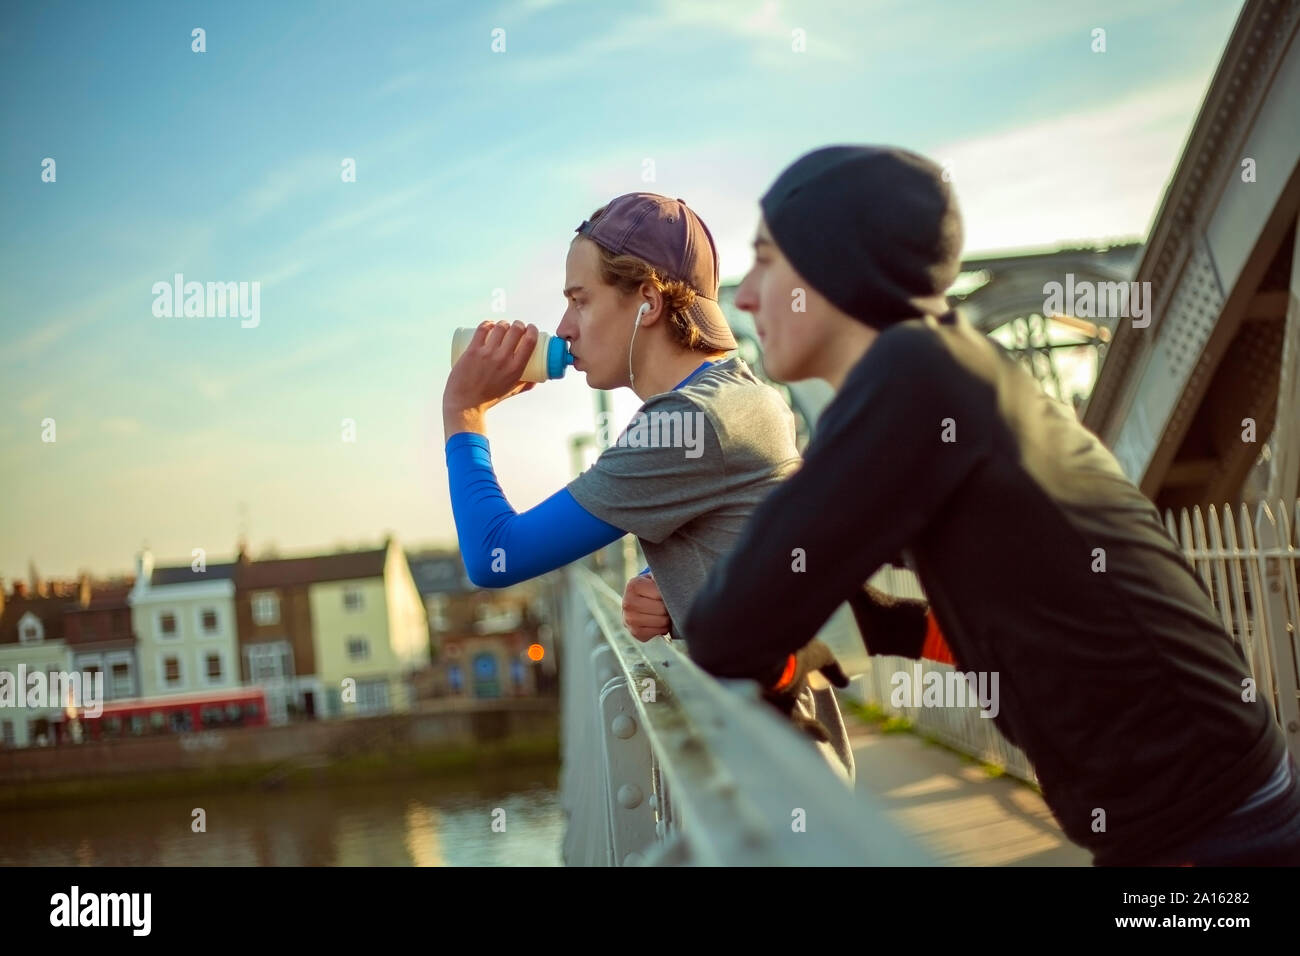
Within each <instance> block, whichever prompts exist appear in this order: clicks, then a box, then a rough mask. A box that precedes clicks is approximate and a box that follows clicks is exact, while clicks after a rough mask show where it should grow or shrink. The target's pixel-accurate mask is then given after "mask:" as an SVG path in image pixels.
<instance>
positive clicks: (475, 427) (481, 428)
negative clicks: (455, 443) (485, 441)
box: [442, 405, 487, 442]
mask: <svg viewBox="0 0 1300 956" xmlns="http://www.w3.org/2000/svg"><path fill="white" fill-rule="evenodd" d="M460 432H473V433H474V434H475V435H486V434H487V421H486V418H485V416H484V414H483V411H482V409H479V408H456V407H448V406H446V405H444V406H443V407H442V440H443V441H444V442H445V441H446V440H447V439H448V438H450V437H451V436H452V435H456V434H459V433H460Z"/></svg>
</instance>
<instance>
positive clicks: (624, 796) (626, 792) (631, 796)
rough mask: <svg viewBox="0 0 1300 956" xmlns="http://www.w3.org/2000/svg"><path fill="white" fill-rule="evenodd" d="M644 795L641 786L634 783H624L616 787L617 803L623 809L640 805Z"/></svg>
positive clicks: (630, 808) (633, 808) (632, 808)
mask: <svg viewBox="0 0 1300 956" xmlns="http://www.w3.org/2000/svg"><path fill="white" fill-rule="evenodd" d="M644 796H645V795H644V794H643V793H642V792H641V788H640V787H638V786H637V785H636V784H634V783H625V784H623V786H621V787H619V788H618V803H619V806H621V807H622V808H623V809H624V810H635V809H636V808H637V807H639V806H641V800H642V799H643V798H644Z"/></svg>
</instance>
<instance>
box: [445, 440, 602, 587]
mask: <svg viewBox="0 0 1300 956" xmlns="http://www.w3.org/2000/svg"><path fill="white" fill-rule="evenodd" d="M447 477H448V483H449V485H450V487H451V513H452V516H453V517H454V518H455V521H456V537H457V538H458V539H459V541H460V553H461V557H463V558H464V559H465V571H466V573H467V574H468V575H469V579H470V581H472V582H473V583H474V585H475V587H480V588H504V587H509V586H510V585H512V584H518V583H519V582H520V581H526V580H528V579H529V578H533V577H536V576H537V575H539V574H545V573H546V572H547V571H554V570H555V569H556V568H559V567H563V566H564V565H566V564H568V563H569V562H570V561H576V560H577V559H578V558H581V557H583V556H584V555H588V554H591V552H593V551H597V550H599V549H600V548H603V547H605V546H606V545H608V544H612V543H613V542H615V541H617V540H618V539H619V538H621V537H623V535H625V534H626V533H627V532H626V531H624V530H623V529H621V528H616V527H614V526H613V525H612V524H609V523H608V522H606V521H602V520H601V519H599V518H597V517H596V516H595V515H593V514H592V513H591V512H590V511H588V510H587V509H586V508H584V507H582V505H580V504H578V502H577V501H575V500H574V498H573V496H572V495H571V494H569V490H568V489H567V488H562V489H560V490H559V491H557V492H556V493H555V494H553V495H551V497H549V498H547V499H546V500H545V501H543V502H542V503H541V504H539V505H538V506H537V507H536V508H530V509H529V510H528V511H525V512H523V513H522V514H519V513H516V511H515V510H514V509H513V508H511V507H510V502H508V501H506V496H505V494H504V493H503V492H502V491H501V485H500V483H499V482H498V481H497V476H496V472H495V471H494V470H493V468H492V454H491V450H490V448H489V446H488V440H487V438H486V437H485V436H483V435H479V434H476V433H474V432H458V433H457V434H455V435H452V436H451V437H450V438H448V439H447Z"/></svg>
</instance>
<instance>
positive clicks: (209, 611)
mask: <svg viewBox="0 0 1300 956" xmlns="http://www.w3.org/2000/svg"><path fill="white" fill-rule="evenodd" d="M199 630H200V631H201V632H202V633H204V634H216V633H217V630H218V628H217V612H216V609H215V608H210V607H205V608H204V609H203V610H202V611H200V612H199Z"/></svg>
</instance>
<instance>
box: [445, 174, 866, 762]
mask: <svg viewBox="0 0 1300 956" xmlns="http://www.w3.org/2000/svg"><path fill="white" fill-rule="evenodd" d="M575 231H576V232H577V233H578V235H577V236H576V237H575V238H574V239H573V241H572V242H571V244H570V247H569V254H568V258H567V260H566V262H565V288H564V295H565V299H566V300H567V303H568V304H567V308H566V309H565V313H564V317H563V319H561V321H560V324H559V326H558V328H557V329H556V335H558V336H559V337H560V338H563V339H566V340H568V342H569V343H570V347H571V352H572V354H573V357H574V360H575V361H574V367H575V368H576V369H577V370H578V371H581V372H585V373H586V375H587V384H588V385H590V386H591V387H592V388H601V389H612V388H621V387H630V388H632V389H633V391H635V392H636V394H637V396H638V397H640V398H641V399H642V400H643V402H644V404H643V405H642V406H641V409H640V411H639V412H638V413H637V415H636V416H635V417H634V419H633V425H632V426H630V427H629V430H628V432H625V433H624V435H622V436H620V438H619V440H618V441H616V442H615V443H614V444H613V445H611V446H610V447H609V448H607V449H605V450H604V451H603V452H602V453H601V455H600V457H599V458H598V459H597V460H596V462H595V464H594V465H593V466H592V467H591V468H590V469H588V470H587V471H585V472H584V473H583V474H581V475H579V476H578V477H577V478H575V479H574V480H573V481H572V482H570V483H569V485H568V486H567V487H566V488H563V489H561V490H560V491H558V492H556V493H555V494H554V495H552V496H551V497H550V498H548V499H546V500H545V501H544V502H542V503H541V504H540V505H538V506H537V507H536V508H533V509H531V510H529V511H526V512H524V513H522V514H517V513H516V512H515V511H514V509H513V508H511V507H510V504H509V502H507V501H506V498H505V495H504V494H502V491H501V487H500V485H499V483H498V482H497V479H496V475H495V473H494V472H493V468H492V460H491V454H490V449H489V446H488V441H487V436H486V424H485V418H484V416H485V413H486V411H487V410H488V409H489V408H491V407H492V406H493V405H495V404H497V403H498V402H500V401H502V400H503V399H505V398H508V397H510V396H511V395H515V394H518V393H520V392H522V391H526V390H528V389H529V388H530V387H531V386H529V385H525V384H523V383H521V382H520V375H521V374H522V373H523V370H524V367H525V365H526V364H527V362H528V359H529V356H530V355H531V354H532V352H533V348H534V346H535V344H536V342H537V329H536V328H535V327H533V326H527V327H525V326H524V325H523V324H522V323H519V322H516V323H514V324H513V325H510V324H508V323H504V322H503V323H494V322H485V323H483V324H482V325H481V326H480V327H479V329H478V331H477V332H476V333H475V336H474V339H473V342H472V343H471V345H470V346H469V348H468V349H467V350H466V352H465V353H464V355H463V356H462V357H461V358H460V360H459V361H458V362H457V363H456V364H455V366H453V368H452V370H451V374H450V375H449V376H448V378H447V385H446V388H445V390H444V392H443V425H444V429H445V433H446V439H447V441H446V454H447V469H448V472H449V479H450V488H451V501H452V513H453V516H454V518H455V522H456V532H457V536H458V538H459V543H460V549H461V554H462V555H463V557H464V559H465V565H466V568H467V570H468V573H469V576H470V579H471V580H472V581H473V582H474V583H475V584H476V585H478V586H479V587H506V586H508V585H510V584H514V583H516V582H518V581H522V580H525V579H527V578H531V577H534V576H536V575H539V574H543V573H545V572H547V571H551V570H553V569H555V568H558V567H561V566H563V565H565V564H568V563H569V562H571V561H574V560H576V559H578V558H580V557H583V556H584V555H587V554H590V553H591V552H593V551H596V550H598V549H599V548H602V547H604V546H606V545H608V544H610V543H612V542H614V541H617V540H618V539H619V538H621V537H623V535H624V534H626V533H628V532H631V533H632V534H635V535H636V536H637V537H638V539H640V542H641V547H642V550H643V551H644V552H645V555H646V559H647V561H648V562H649V564H650V570H651V572H652V573H653V575H654V579H655V581H656V582H657V584H658V586H659V588H660V589H661V590H662V592H663V597H664V601H665V602H666V613H667V615H668V616H669V617H670V618H671V619H672V620H673V621H680V620H681V619H682V618H683V617H684V616H685V614H686V610H687V608H688V607H689V606H690V602H691V599H692V598H693V597H694V595H695V592H696V590H697V589H698V588H699V587H700V585H701V584H702V583H703V581H704V577H705V574H706V573H707V572H708V570H709V568H710V567H712V565H713V563H714V562H715V561H717V559H718V558H719V557H720V556H721V555H722V554H724V553H725V552H726V551H728V550H730V548H731V547H732V546H733V545H734V544H735V541H736V539H737V537H738V536H739V534H740V531H741V528H742V527H743V526H744V523H745V520H746V519H747V518H748V517H749V515H750V513H751V512H752V511H753V509H754V507H755V506H756V505H757V504H758V502H759V501H760V500H762V498H763V497H764V496H765V495H766V494H767V492H769V491H770V490H771V489H772V488H773V487H774V486H775V485H776V484H778V483H779V482H780V481H781V480H782V479H783V478H784V477H785V476H786V475H788V474H789V473H790V472H791V471H793V470H794V469H795V468H797V467H798V464H799V453H798V449H797V448H796V446H795V429H794V419H793V417H792V415H791V413H790V410H789V409H788V408H787V407H786V406H785V403H784V402H783V401H782V400H781V397H780V395H779V394H778V393H777V392H776V390H775V389H773V388H772V387H771V386H769V385H767V384H765V383H763V382H761V381H760V380H759V379H758V378H756V377H755V376H754V374H753V372H752V371H750V369H749V368H748V366H747V365H746V364H745V363H744V361H742V360H741V359H740V358H737V357H732V358H726V353H727V352H729V351H731V350H733V349H734V348H735V347H736V341H735V339H734V338H733V337H732V334H731V330H730V328H729V327H728V326H727V323H726V319H725V318H724V316H723V313H722V309H721V308H720V307H719V305H718V302H717V297H718V265H717V252H716V249H715V247H714V244H713V237H712V236H711V235H710V234H709V231H708V229H707V228H706V227H705V225H704V223H703V222H702V221H701V220H700V219H699V217H698V216H696V215H695V213H694V211H693V210H691V209H690V208H688V207H687V206H686V204H685V203H684V202H683V201H681V200H680V199H669V198H667V197H665V196H659V195H655V194H653V193H629V194H627V195H624V196H619V197H618V198H617V199H614V200H613V201H611V202H610V203H609V204H608V205H606V206H603V207H602V208H601V209H599V210H597V211H596V212H595V213H593V214H592V216H591V218H590V219H588V220H586V221H584V222H583V223H582V224H581V225H580V226H578V228H577V230H575ZM647 426H648V427H647ZM687 439H689V441H688V440H687ZM498 558H500V559H503V560H497V559H498ZM688 650H690V648H689V647H688ZM782 699H783V700H785V701H789V702H790V706H789V707H788V708H787V712H788V713H790V715H791V716H792V718H794V720H795V722H796V723H797V724H799V725H801V726H803V727H805V728H806V729H808V730H809V732H810V733H812V734H814V736H820V737H821V738H822V743H821V744H820V746H822V749H823V753H824V754H825V755H826V756H827V759H828V761H829V762H831V763H832V766H834V767H838V768H839V769H841V771H842V772H843V773H844V774H845V775H846V776H848V777H849V778H850V779H851V778H852V772H853V754H852V750H851V749H850V747H849V742H848V735H847V733H846V731H845V729H844V723H843V719H842V718H841V716H840V713H839V708H838V704H837V703H836V700H835V697H834V694H833V692H832V691H831V690H830V689H829V688H821V689H818V690H813V689H811V688H801V689H800V692H799V693H797V694H794V695H785V696H784V697H783V698H782Z"/></svg>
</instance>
